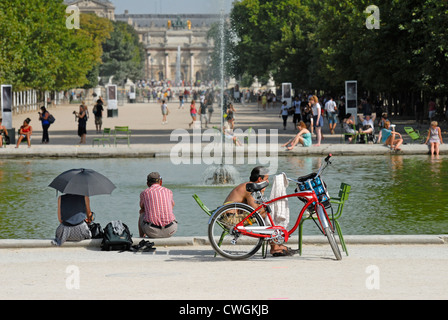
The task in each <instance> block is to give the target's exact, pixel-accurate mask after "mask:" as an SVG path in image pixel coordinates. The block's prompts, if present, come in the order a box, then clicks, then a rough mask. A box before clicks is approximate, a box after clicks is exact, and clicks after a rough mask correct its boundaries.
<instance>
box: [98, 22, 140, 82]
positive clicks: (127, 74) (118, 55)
mask: <svg viewBox="0 0 448 320" xmlns="http://www.w3.org/2000/svg"><path fill="white" fill-rule="evenodd" d="M113 27H114V30H113V31H112V33H111V38H110V39H108V40H107V41H106V42H105V43H104V45H103V52H104V53H103V57H102V59H103V64H102V65H101V66H100V76H101V77H111V76H114V80H115V82H118V83H120V82H124V81H126V79H128V78H129V79H131V80H133V81H136V80H138V79H141V78H142V77H143V70H144V64H145V50H144V48H143V45H142V44H141V43H140V41H139V38H138V34H137V32H136V31H135V30H134V29H133V28H132V26H130V25H129V24H127V23H124V22H119V21H118V22H113Z"/></svg>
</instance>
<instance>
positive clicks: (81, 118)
mask: <svg viewBox="0 0 448 320" xmlns="http://www.w3.org/2000/svg"><path fill="white" fill-rule="evenodd" d="M74 113H75V116H76V118H77V119H78V136H79V137H80V138H81V140H80V141H79V144H86V138H87V119H88V113H87V106H86V105H85V103H84V101H83V102H82V104H81V105H80V106H79V112H76V111H75V112H74Z"/></svg>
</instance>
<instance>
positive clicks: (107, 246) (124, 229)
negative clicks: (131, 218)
mask: <svg viewBox="0 0 448 320" xmlns="http://www.w3.org/2000/svg"><path fill="white" fill-rule="evenodd" d="M117 226H118V227H120V228H118V229H117V228H116V227H117ZM117 230H120V231H121V233H120V232H117ZM103 232H104V235H103V241H102V242H101V250H102V251H129V250H131V247H132V245H133V241H132V235H131V233H130V232H129V228H128V226H127V225H125V224H124V223H122V222H120V221H114V222H109V223H108V224H107V226H106V227H105V228H104V231H103Z"/></svg>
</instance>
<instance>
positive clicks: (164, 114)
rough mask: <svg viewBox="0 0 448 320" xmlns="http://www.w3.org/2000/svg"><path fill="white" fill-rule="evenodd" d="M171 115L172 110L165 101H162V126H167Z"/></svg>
mask: <svg viewBox="0 0 448 320" xmlns="http://www.w3.org/2000/svg"><path fill="white" fill-rule="evenodd" d="M169 113H170V110H169V109H168V105H167V104H166V101H165V100H162V117H163V118H162V124H167V123H168V120H167V119H166V117H167V115H168V114H169Z"/></svg>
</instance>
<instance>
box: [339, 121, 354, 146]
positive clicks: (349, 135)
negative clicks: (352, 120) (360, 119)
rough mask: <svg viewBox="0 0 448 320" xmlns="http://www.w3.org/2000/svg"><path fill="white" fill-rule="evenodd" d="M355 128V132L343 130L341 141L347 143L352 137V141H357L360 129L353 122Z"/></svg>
mask: <svg viewBox="0 0 448 320" xmlns="http://www.w3.org/2000/svg"><path fill="white" fill-rule="evenodd" d="M353 130H355V133H348V132H342V135H341V143H345V142H346V141H347V140H348V139H349V138H350V137H351V138H352V140H351V141H350V143H356V138H357V137H358V130H356V126H355V125H354V124H353Z"/></svg>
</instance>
